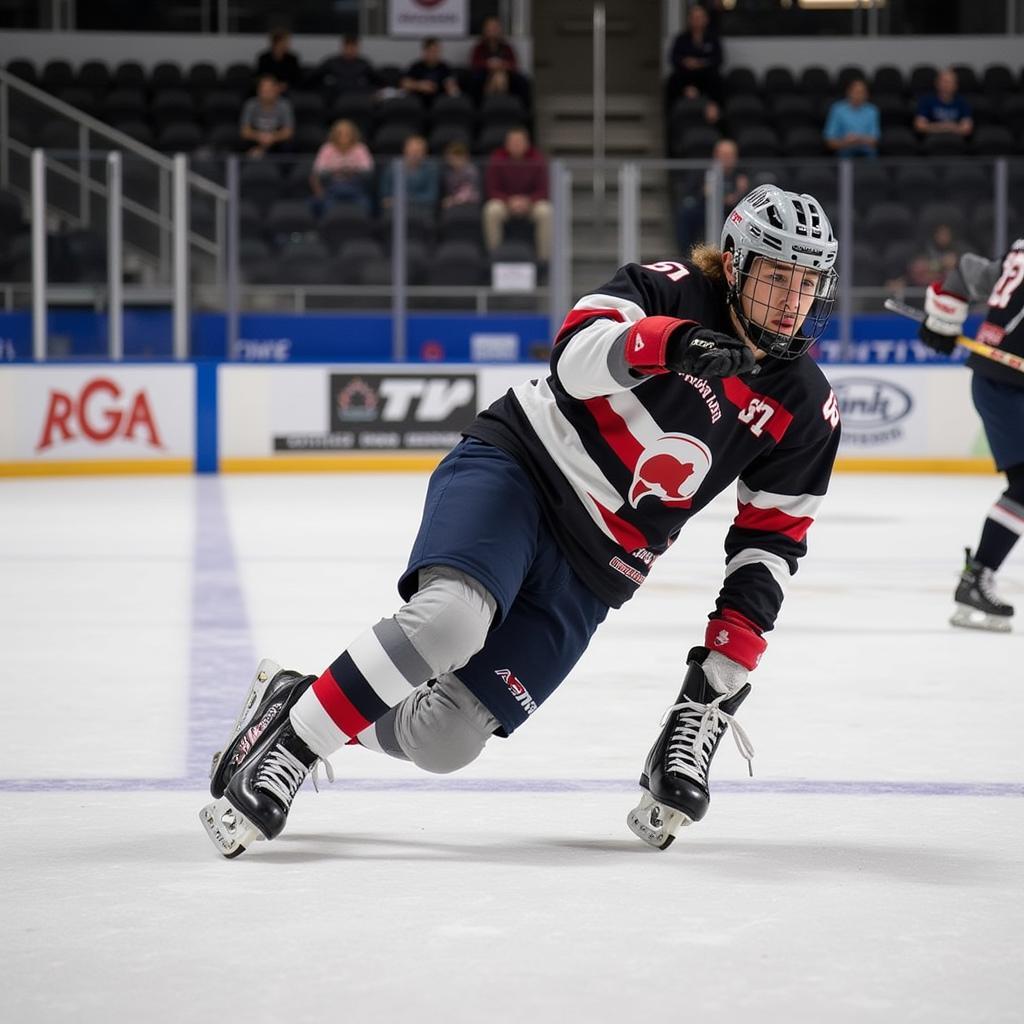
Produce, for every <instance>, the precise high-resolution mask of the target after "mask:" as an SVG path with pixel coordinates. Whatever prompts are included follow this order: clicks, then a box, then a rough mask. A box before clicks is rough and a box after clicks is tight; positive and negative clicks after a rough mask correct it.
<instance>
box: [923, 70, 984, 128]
mask: <svg viewBox="0 0 1024 1024" xmlns="http://www.w3.org/2000/svg"><path fill="white" fill-rule="evenodd" d="M914 130H915V131H917V132H919V133H920V134H921V135H936V134H941V133H948V134H952V135H959V136H961V138H965V137H966V136H968V135H970V134H971V132H973V131H974V121H973V120H972V118H971V107H970V104H969V103H968V102H967V100H965V99H964V98H963V96H961V95H960V93H959V92H957V78H956V72H955V71H954V70H953V69H952V68H945V69H944V70H942V71H940V72H939V73H938V74H937V75H936V76H935V92H933V93H929V94H928V95H926V96H922V97H921V99H920V100H919V101H918V104H917V115H916V116H915V117H914Z"/></svg>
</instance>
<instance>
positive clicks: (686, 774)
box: [626, 647, 754, 850]
mask: <svg viewBox="0 0 1024 1024" xmlns="http://www.w3.org/2000/svg"><path fill="white" fill-rule="evenodd" d="M707 653H708V652H707V648H704V647H694V648H693V650H691V651H690V653H689V655H687V663H688V668H687V670H686V678H685V679H684V680H683V688H682V690H680V691H679V698H678V700H677V701H676V703H675V704H673V705H672V707H670V708H669V709H668V711H666V712H665V717H664V718H663V719H662V730H661V735H660V736H659V737H658V739H657V741H656V742H655V744H654V746H653V747H652V748H651V752H650V753H649V754H648V755H647V764H646V765H645V767H644V773H643V775H641V776H640V788H641V790H643V796H642V797H641V799H640V803H639V804H638V805H637V806H636V807H635V808H633V810H632V811H630V812H629V815H628V817H627V818H626V824H627V825H629V827H630V829H632V830H633V832H635V833H636V835H638V836H639V837H640V838H641V839H642V840H643V841H644V842H645V843H649V844H650V845H651V846H654V847H657V849H659V850H664V849H665V848H666V847H667V846H669V845H670V844H671V842H672V840H673V839H674V838H675V835H676V832H677V831H678V830H679V829H680V828H681V827H682V826H683V825H690V824H692V823H693V822H695V821H700V819H701V818H703V817H704V815H705V814H706V813H707V809H708V804H709V803H710V802H711V794H710V792H709V790H708V769H709V768H710V766H711V759H712V758H713V757H714V756H715V750H717V749H718V744H719V741H720V740H721V739H722V735H723V734H724V733H725V730H726V727H727V726H729V725H731V726H732V731H733V737H734V739H735V740H736V746H737V747H738V748H739V751H740V753H741V754H742V755H743V756H744V757H745V758H746V759H747V763H748V764H749V763H750V759H751V758H752V757H753V756H754V750H753V748H752V747H751V745H750V741H749V740H748V739H747V735H746V733H745V732H744V731H743V729H742V728H741V727H740V726H739V724H738V723H737V722H736V721H734V719H733V717H732V716H733V714H734V713H735V711H736V709H737V708H738V707H739V706H740V704H742V703H743V701H744V699H745V698H746V696H747V694H748V693H750V684H749V683H746V684H744V686H742V687H741V688H740V689H739V690H737V691H736V692H735V693H734V694H731V695H728V694H721V693H719V692H718V691H717V690H715V689H714V687H712V686H711V684H710V683H709V682H708V681H707V679H706V678H705V677H704V670H703V669H702V668H701V665H702V664H703V662H704V659H705V658H706V657H707Z"/></svg>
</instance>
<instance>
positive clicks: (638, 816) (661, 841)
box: [626, 792, 693, 850]
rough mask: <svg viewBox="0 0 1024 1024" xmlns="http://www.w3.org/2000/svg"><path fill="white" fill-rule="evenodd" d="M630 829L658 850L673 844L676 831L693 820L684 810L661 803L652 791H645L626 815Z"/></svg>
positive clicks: (690, 823)
mask: <svg viewBox="0 0 1024 1024" xmlns="http://www.w3.org/2000/svg"><path fill="white" fill-rule="evenodd" d="M626 824H627V825H628V826H629V829H630V831H631V832H632V833H633V834H634V835H635V836H637V837H638V838H640V839H642V840H643V841H644V842H645V843H647V845H648V846H653V847H654V848H655V849H656V850H666V849H668V847H670V846H671V845H672V840H673V839H675V837H676V833H677V832H678V831H679V829H681V828H683V827H684V826H685V825H692V824H693V821H692V819H690V818H689V817H687V816H686V815H685V814H683V812H682V811H677V810H676V809H675V808H674V807H669V806H668V805H667V804H663V803H660V802H659V801H657V800H655V799H654V797H653V796H651V794H650V793H647V792H643V795H642V796H641V798H640V803H639V804H637V806H636V807H634V808H633V810H631V811H630V812H629V814H627V815H626Z"/></svg>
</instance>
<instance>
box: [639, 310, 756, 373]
mask: <svg viewBox="0 0 1024 1024" xmlns="http://www.w3.org/2000/svg"><path fill="white" fill-rule="evenodd" d="M626 362H627V363H628V364H629V366H630V368H631V369H633V370H635V371H637V372H638V373H642V374H652V373H670V372H671V373H688V374H692V375H693V376H694V377H705V378H706V377H734V376H737V375H738V374H741V373H747V372H748V371H750V370H752V369H753V368H754V365H755V364H756V360H755V359H754V353H753V352H752V351H751V349H750V346H749V345H747V344H746V343H745V342H742V341H740V340H739V339H738V338H733V337H731V336H730V335H728V334H720V333H719V332H718V331H713V330H711V328H709V327H704V326H703V325H701V324H698V323H695V322H694V321H693V320H678V319H676V318H675V317H670V316H648V317H644V319H643V320H638V321H637V322H636V323H635V324H633V325H632V326H631V327H630V329H629V331H628V333H627V334H626Z"/></svg>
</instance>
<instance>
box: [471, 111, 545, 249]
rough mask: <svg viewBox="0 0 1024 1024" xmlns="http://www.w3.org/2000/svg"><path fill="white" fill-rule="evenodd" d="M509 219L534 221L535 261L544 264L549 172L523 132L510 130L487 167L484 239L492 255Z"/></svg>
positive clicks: (499, 242) (521, 129)
mask: <svg viewBox="0 0 1024 1024" xmlns="http://www.w3.org/2000/svg"><path fill="white" fill-rule="evenodd" d="M509 217H525V218H528V219H529V220H531V221H533V226H534V231H535V232H536V240H537V258H538V259H539V260H540V261H542V262H547V260H548V258H549V256H550V254H551V203H550V202H549V201H548V168H547V163H546V162H545V160H544V155H543V154H542V153H541V151H540V150H539V149H537V148H536V147H535V146H533V145H532V144H531V142H530V133H529V132H528V131H527V130H526V129H525V128H510V129H509V131H508V133H507V134H506V136H505V145H504V146H501V147H499V148H498V149H496V150H495V151H494V152H493V153H492V154H491V157H490V160H489V161H488V164H487V202H486V203H485V204H484V238H485V240H486V242H487V248H488V249H490V250H491V251H492V252H493V250H495V249H496V248H497V247H498V246H499V245H500V244H501V240H502V237H503V235H504V232H505V221H506V220H508V218H509Z"/></svg>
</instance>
